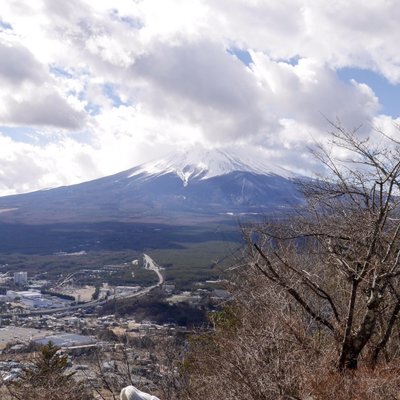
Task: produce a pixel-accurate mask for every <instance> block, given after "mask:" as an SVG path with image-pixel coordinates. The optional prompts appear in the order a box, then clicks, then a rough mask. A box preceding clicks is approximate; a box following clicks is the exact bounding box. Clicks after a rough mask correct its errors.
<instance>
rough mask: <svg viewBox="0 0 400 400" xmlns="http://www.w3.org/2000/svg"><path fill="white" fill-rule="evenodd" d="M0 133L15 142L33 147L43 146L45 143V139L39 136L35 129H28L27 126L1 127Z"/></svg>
mask: <svg viewBox="0 0 400 400" xmlns="http://www.w3.org/2000/svg"><path fill="white" fill-rule="evenodd" d="M0 133H2V134H3V135H5V136H9V137H10V138H11V139H12V140H14V141H15V142H21V143H29V144H35V145H38V144H39V145H43V144H46V143H47V139H45V138H44V137H43V136H42V135H40V133H38V132H37V131H36V130H35V129H33V128H29V127H27V126H23V127H16V126H7V125H1V126H0Z"/></svg>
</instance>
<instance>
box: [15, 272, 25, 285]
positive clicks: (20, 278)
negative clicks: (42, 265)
mask: <svg viewBox="0 0 400 400" xmlns="http://www.w3.org/2000/svg"><path fill="white" fill-rule="evenodd" d="M14 283H15V284H16V285H19V286H24V285H26V284H27V283H28V273H27V272H26V271H24V272H14Z"/></svg>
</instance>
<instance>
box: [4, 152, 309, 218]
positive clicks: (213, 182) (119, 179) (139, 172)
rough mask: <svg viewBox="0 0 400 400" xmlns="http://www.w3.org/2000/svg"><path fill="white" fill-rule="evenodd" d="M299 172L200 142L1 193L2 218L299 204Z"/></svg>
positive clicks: (203, 214) (192, 214)
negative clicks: (123, 166)
mask: <svg viewBox="0 0 400 400" xmlns="http://www.w3.org/2000/svg"><path fill="white" fill-rule="evenodd" d="M295 180H296V176H295V175H294V174H292V173H290V172H288V171H286V170H284V169H281V168H276V167H271V166H270V165H268V164H267V162H266V161H265V160H260V159H257V158H256V157H254V155H253V154H246V153H239V152H237V151H236V152H234V151H230V152H229V153H228V152H226V151H223V150H220V149H214V150H206V149H204V148H200V147H197V148H195V149H192V150H190V151H182V152H177V153H175V154H172V155H170V156H168V157H166V158H164V159H162V160H159V161H156V162H151V163H147V164H143V165H140V166H138V167H135V168H132V169H130V170H127V171H124V172H121V173H118V174H116V175H112V176H108V177H105V178H101V179H97V180H94V181H90V182H85V183H81V184H78V185H72V186H66V187H59V188H55V189H50V190H42V191H38V192H32V193H27V194H21V195H15V196H6V197H2V198H0V221H4V222H18V223H53V222H84V221H88V222H97V221H124V222H134V221H141V222H169V223H170V222H175V223H178V222H181V223H190V222H196V221H200V220H204V221H207V220H215V219H223V218H226V217H228V216H232V215H242V216H244V215H249V214H259V213H261V214H269V213H271V212H276V211H278V210H281V209H285V208H288V207H291V206H293V205H296V204H299V202H301V201H302V200H301V199H302V198H301V195H300V194H299V192H298V190H297V186H296V184H295Z"/></svg>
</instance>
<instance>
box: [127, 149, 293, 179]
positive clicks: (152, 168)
mask: <svg viewBox="0 0 400 400" xmlns="http://www.w3.org/2000/svg"><path fill="white" fill-rule="evenodd" d="M235 171H242V172H250V173H254V174H261V175H279V176H281V177H283V178H286V179H290V178H294V177H295V176H296V175H295V174H294V173H292V172H290V171H288V170H286V169H284V168H280V167H276V166H271V165H270V164H269V163H268V160H265V158H262V156H261V155H260V154H259V153H258V152H257V151H256V150H252V151H251V152H249V151H246V149H245V148H231V149H229V150H222V149H211V150H210V149H205V148H204V147H202V146H196V147H194V148H190V149H187V150H182V151H178V152H176V153H173V154H170V155H168V156H166V157H165V158H163V159H161V160H158V161H155V162H150V163H146V164H142V165H140V166H139V167H137V168H134V169H133V170H131V173H130V175H129V178H131V177H135V176H138V175H142V174H143V175H145V176H148V177H149V176H159V175H165V174H169V173H173V174H176V175H178V176H179V178H180V179H181V180H182V182H183V184H184V186H187V185H188V183H189V181H191V180H193V179H201V180H204V179H209V178H213V177H216V176H221V175H227V174H229V173H231V172H235Z"/></svg>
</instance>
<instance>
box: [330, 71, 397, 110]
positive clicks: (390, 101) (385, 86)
mask: <svg viewBox="0 0 400 400" xmlns="http://www.w3.org/2000/svg"><path fill="white" fill-rule="evenodd" d="M336 72H337V74H338V76H339V78H340V79H341V80H342V81H345V82H349V81H350V79H354V80H355V81H357V82H358V83H365V84H367V85H368V86H369V87H370V88H371V89H372V90H373V91H374V93H375V95H376V96H377V97H378V99H379V102H380V104H381V106H382V112H383V113H384V114H386V115H390V116H391V117H394V118H397V117H399V116H400V85H393V84H391V83H390V82H389V81H388V80H387V79H386V78H385V77H384V76H382V75H380V74H377V73H376V72H373V71H371V70H367V69H359V68H341V69H338V70H337V71H336Z"/></svg>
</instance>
